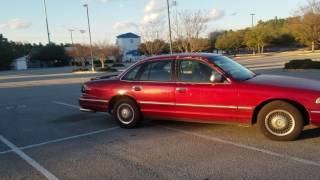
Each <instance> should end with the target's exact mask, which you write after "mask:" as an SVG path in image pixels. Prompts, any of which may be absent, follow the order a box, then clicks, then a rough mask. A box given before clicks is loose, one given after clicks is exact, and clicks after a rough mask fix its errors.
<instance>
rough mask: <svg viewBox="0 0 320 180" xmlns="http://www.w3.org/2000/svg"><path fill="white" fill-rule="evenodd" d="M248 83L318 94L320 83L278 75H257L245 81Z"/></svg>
mask: <svg viewBox="0 0 320 180" xmlns="http://www.w3.org/2000/svg"><path fill="white" fill-rule="evenodd" d="M247 82H248V83H253V84H260V85H270V86H277V87H286V88H295V89H303V90H312V91H319V92H320V81H317V80H311V79H303V78H296V77H289V76H278V75H258V76H256V77H254V78H252V79H250V80H248V81H247Z"/></svg>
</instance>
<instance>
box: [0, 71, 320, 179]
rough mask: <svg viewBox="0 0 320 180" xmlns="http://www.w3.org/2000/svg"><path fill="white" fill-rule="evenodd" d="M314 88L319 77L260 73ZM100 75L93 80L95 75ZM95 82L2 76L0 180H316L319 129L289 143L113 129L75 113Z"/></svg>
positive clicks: (160, 127)
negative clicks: (302, 80) (309, 82)
mask: <svg viewBox="0 0 320 180" xmlns="http://www.w3.org/2000/svg"><path fill="white" fill-rule="evenodd" d="M257 72H258V73H271V74H283V75H288V76H297V77H306V78H312V79H318V80H320V71H317V70H308V71H283V70H279V69H268V70H259V71H257ZM98 75H99V74H98ZM95 76H97V74H68V73H64V75H59V73H52V74H49V75H42V74H37V75H30V74H18V75H13V74H9V75H8V74H5V73H3V74H1V76H0V179H320V171H319V170H320V151H319V149H320V129H319V128H317V127H312V126H308V127H306V129H305V130H304V132H303V134H302V135H301V138H300V139H299V140H297V141H294V142H275V141H271V140H268V139H266V138H265V137H264V136H263V135H262V134H261V133H260V132H259V130H258V128H257V127H256V126H253V127H251V128H246V127H237V126H227V125H213V124H196V123H184V122H169V121H152V120H146V121H144V123H143V124H142V126H141V127H139V128H137V129H131V130H127V129H121V128H118V126H117V125H116V123H115V122H114V120H113V119H112V117H110V116H109V115H107V114H104V113H83V112H80V111H79V108H78V97H79V96H80V94H81V92H80V87H81V83H82V82H84V81H86V80H88V79H89V78H90V77H95Z"/></svg>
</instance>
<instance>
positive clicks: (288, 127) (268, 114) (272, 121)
mask: <svg viewBox="0 0 320 180" xmlns="http://www.w3.org/2000/svg"><path fill="white" fill-rule="evenodd" d="M258 124H259V127H260V129H261V131H262V133H263V134H264V135H265V136H266V137H268V138H270V139H272V140H277V141H291V140H295V139H297V138H298V137H299V135H300V133H301V131H302V129H303V126H304V125H303V124H304V123H303V116H302V114H301V112H300V111H299V110H298V109H297V108H296V107H295V106H293V105H292V104H290V103H287V102H285V101H273V102H271V103H269V104H267V105H265V106H264V107H263V108H262V109H261V110H260V112H259V114H258Z"/></svg>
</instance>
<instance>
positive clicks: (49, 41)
mask: <svg viewBox="0 0 320 180" xmlns="http://www.w3.org/2000/svg"><path fill="white" fill-rule="evenodd" d="M43 8H44V13H45V16H46V27H47V35H48V44H50V43H51V40H50V31H49V24H48V13H47V4H46V0H43Z"/></svg>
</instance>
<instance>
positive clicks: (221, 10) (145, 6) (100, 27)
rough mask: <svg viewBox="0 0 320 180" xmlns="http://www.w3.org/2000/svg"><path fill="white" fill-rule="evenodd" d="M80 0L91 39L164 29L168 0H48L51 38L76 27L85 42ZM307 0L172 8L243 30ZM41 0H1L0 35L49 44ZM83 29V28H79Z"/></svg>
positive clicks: (180, 0)
mask: <svg viewBox="0 0 320 180" xmlns="http://www.w3.org/2000/svg"><path fill="white" fill-rule="evenodd" d="M84 3H88V5H89V15H90V21H91V32H92V40H93V42H97V43H98V42H104V41H106V42H109V43H113V42H115V39H116V36H117V35H119V34H121V33H126V32H134V33H137V34H139V32H141V31H140V30H139V29H141V27H145V26H148V25H149V26H150V22H154V21H158V20H161V21H162V22H163V23H161V24H160V26H163V27H162V28H163V31H164V33H167V32H166V31H167V29H168V28H167V22H166V19H167V14H166V0H46V4H47V12H48V22H49V29H50V34H51V40H52V41H53V42H55V43H70V42H71V37H70V32H69V31H68V29H74V30H75V31H74V32H73V39H74V42H76V43H87V42H88V40H89V37H88V33H87V32H88V31H87V29H88V26H87V17H86V9H85V8H84V7H83V4H84ZM305 4H307V0H237V1H236V0H177V6H174V7H172V9H171V10H172V16H173V17H172V18H173V19H174V17H175V14H176V13H175V12H176V11H177V12H178V13H179V12H184V11H186V12H194V11H198V10H201V11H203V12H205V13H206V14H208V16H209V17H210V22H209V24H208V28H207V30H206V33H208V32H211V31H214V30H229V29H234V30H236V29H241V28H245V27H249V26H251V16H250V15H249V14H251V13H254V14H256V16H255V22H257V21H258V20H269V19H273V18H274V17H276V16H277V17H278V18H285V17H289V16H292V15H293V14H294V12H295V10H297V9H298V7H300V6H303V5H305ZM43 7H44V6H43V0H1V6H0V34H3V35H4V36H5V37H6V38H8V39H9V40H13V41H17V42H30V43H39V42H41V43H43V44H45V43H47V42H48V40H47V34H46V25H45V13H44V8H43ZM80 30H85V31H86V32H85V33H80Z"/></svg>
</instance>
